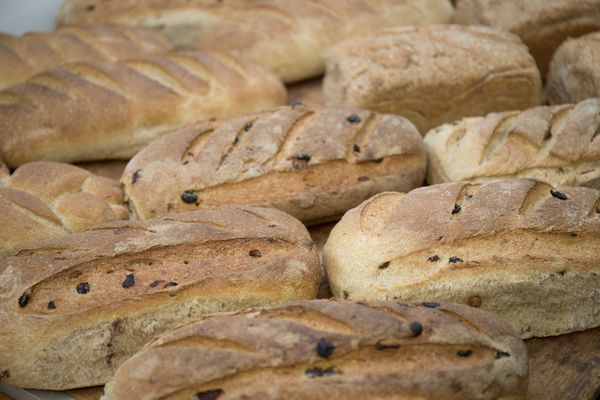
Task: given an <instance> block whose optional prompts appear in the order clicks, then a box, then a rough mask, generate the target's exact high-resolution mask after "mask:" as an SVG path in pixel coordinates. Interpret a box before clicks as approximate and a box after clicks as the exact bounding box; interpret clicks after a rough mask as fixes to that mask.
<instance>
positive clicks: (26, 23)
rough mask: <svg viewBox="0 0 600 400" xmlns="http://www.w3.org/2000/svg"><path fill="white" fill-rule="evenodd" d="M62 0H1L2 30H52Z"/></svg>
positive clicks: (0, 24) (0, 28)
mask: <svg viewBox="0 0 600 400" xmlns="http://www.w3.org/2000/svg"><path fill="white" fill-rule="evenodd" d="M60 3H61V0H0V32H4V33H11V34H13V35H20V34H22V33H25V32H30V31H51V30H53V29H54V25H55V21H56V15H57V14H58V8H59V7H60Z"/></svg>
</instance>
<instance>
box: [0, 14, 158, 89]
mask: <svg viewBox="0 0 600 400" xmlns="http://www.w3.org/2000/svg"><path fill="white" fill-rule="evenodd" d="M168 49H169V45H168V44H167V41H166V40H165V39H164V38H163V37H162V36H161V35H160V34H159V33H158V32H156V31H153V30H150V29H144V28H141V27H139V28H138V27H124V26H111V25H82V26H69V27H63V28H60V29H58V30H56V31H54V32H43V33H42V32H31V33H27V34H25V35H22V36H12V35H7V34H0V89H3V88H5V87H7V86H10V85H14V84H16V83H19V82H21V81H24V80H25V79H27V78H29V77H30V76H32V75H35V74H37V73H40V72H42V71H44V70H46V69H50V68H54V67H57V66H59V65H61V64H65V63H68V62H75V61H116V60H122V59H129V58H135V57H140V56H143V55H145V54H149V53H162V52H165V51H168Z"/></svg>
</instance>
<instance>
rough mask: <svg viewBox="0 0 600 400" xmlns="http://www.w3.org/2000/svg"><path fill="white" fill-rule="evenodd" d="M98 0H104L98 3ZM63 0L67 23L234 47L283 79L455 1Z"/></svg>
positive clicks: (439, 16) (190, 44) (184, 43)
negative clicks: (362, 36) (112, 25)
mask: <svg viewBox="0 0 600 400" xmlns="http://www.w3.org/2000/svg"><path fill="white" fill-rule="evenodd" d="M96 3H97V4H96ZM96 3H95V4H94V5H93V7H92V8H91V9H90V4H89V1H87V0H70V1H66V2H64V4H63V7H62V10H61V13H60V14H61V15H60V17H59V20H60V21H61V22H62V23H65V22H67V23H73V22H76V23H82V22H84V21H104V22H116V23H120V24H127V25H144V26H152V27H155V28H158V29H160V31H161V32H162V33H164V34H165V36H166V37H167V38H168V39H169V40H170V42H171V43H172V44H173V45H174V46H175V47H176V48H178V49H187V50H191V49H202V50H217V51H229V52H233V53H235V54H237V55H239V56H241V57H243V58H244V59H247V60H250V61H254V62H257V63H261V64H263V65H265V66H267V67H269V68H270V69H271V70H272V71H273V72H274V73H275V74H276V75H277V76H278V77H279V78H281V79H282V80H283V81H284V82H297V81H300V80H303V79H308V78H312V77H316V76H319V75H322V74H323V72H324V69H325V68H324V67H325V66H324V63H323V60H322V57H321V56H322V54H323V52H324V51H325V50H326V49H327V48H328V47H330V46H331V45H333V44H334V43H335V42H337V41H339V40H340V39H342V38H344V37H346V36H349V35H351V34H353V33H356V32H361V31H365V30H366V31H370V30H373V29H380V28H382V27H387V26H396V25H424V24H429V23H447V22H450V20H451V19H452V15H453V12H454V9H453V7H452V5H451V3H450V1H448V0H393V1H390V0H368V1H367V0H319V1H305V0H253V1H246V0H228V1H215V0H194V1H165V0H163V1H155V0H152V1H148V0H146V1H140V0H137V1H135V2H133V1H112V2H111V1H105V2H96Z"/></svg>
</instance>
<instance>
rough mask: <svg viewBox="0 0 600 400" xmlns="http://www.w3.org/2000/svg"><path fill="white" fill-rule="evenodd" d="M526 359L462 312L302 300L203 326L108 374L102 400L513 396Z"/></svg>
mask: <svg viewBox="0 0 600 400" xmlns="http://www.w3.org/2000/svg"><path fill="white" fill-rule="evenodd" d="M526 388H527V351H526V348H525V345H524V344H523V342H522V341H521V340H520V339H519V338H518V337H517V336H516V335H515V333H514V331H513V329H512V328H511V327H510V326H509V325H508V324H507V323H506V322H504V321H502V320H500V319H499V318H497V317H495V316H493V315H491V314H490V313H486V312H482V311H480V310H475V309H473V308H470V307H465V306H459V305H450V304H437V303H427V304H426V305H425V306H422V305H407V304H398V303H391V302H389V303H386V302H371V303H353V302H345V301H304V302H296V303H292V304H289V305H287V306H282V307H278V308H270V309H253V310H248V311H246V312H243V313H236V314H229V315H221V316H213V317H209V318H206V319H203V320H200V321H197V322H193V323H190V324H187V325H185V326H182V327H181V328H179V329H176V330H174V331H171V332H168V333H166V334H164V335H163V336H161V337H159V338H157V339H156V340H154V341H153V342H151V343H150V344H149V345H147V346H146V347H145V348H144V349H143V350H142V351H140V352H139V353H138V354H136V355H135V356H133V357H132V358H130V359H129V360H127V361H126V362H125V363H124V364H123V365H122V366H121V368H119V369H118V370H117V372H116V374H115V376H114V377H113V379H112V380H111V381H110V382H109V383H108V385H107V386H106V387H105V395H104V397H103V400H121V399H148V400H150V399H169V400H171V399H173V400H174V399H192V398H194V399H219V400H228V399H250V398H252V399H351V398H352V399H384V398H385V399H448V400H451V399H461V400H466V399H509V398H510V399H524V398H525V394H526Z"/></svg>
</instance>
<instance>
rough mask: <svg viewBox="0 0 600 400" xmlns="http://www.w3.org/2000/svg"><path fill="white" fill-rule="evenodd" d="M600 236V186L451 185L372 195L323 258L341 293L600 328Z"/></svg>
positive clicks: (556, 327)
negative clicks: (445, 304)
mask: <svg viewBox="0 0 600 400" xmlns="http://www.w3.org/2000/svg"><path fill="white" fill-rule="evenodd" d="M599 236H600V191H599V190H595V189H589V188H581V187H559V188H556V187H553V186H550V185H548V184H545V183H542V182H538V181H535V180H531V179H522V180H504V181H496V182H491V183H486V184H483V185H476V184H468V183H464V182H461V183H448V184H441V185H434V186H429V187H425V188H420V189H415V190H413V191H411V192H409V193H407V194H404V193H391V192H390V193H383V194H380V195H377V196H375V197H373V198H371V199H369V200H367V201H366V202H364V203H363V204H361V205H360V206H359V207H357V208H354V209H352V210H351V211H349V212H347V213H346V214H345V215H344V217H343V218H342V220H341V221H340V222H339V223H338V224H337V225H336V226H335V228H333V230H332V231H331V234H330V236H329V239H328V240H327V243H326V244H325V248H324V250H323V258H324V263H325V268H326V271H327V275H328V277H329V285H330V287H331V291H332V293H333V294H334V295H335V297H336V298H348V299H351V300H365V299H367V300H373V299H380V300H389V301H409V302H410V301H415V302H416V301H447V302H453V303H461V304H468V305H471V306H473V307H481V308H482V309H484V310H488V311H491V312H493V313H495V314H497V315H499V316H501V317H502V318H504V319H506V320H507V321H508V322H510V323H511V324H512V326H513V327H514V328H515V330H516V331H517V332H518V333H519V334H520V335H521V337H523V338H529V337H532V336H554V335H560V334H565V333H569V332H573V331H579V330H585V329H591V328H594V327H597V326H600V303H599V302H600V260H599V259H598V254H600V238H599Z"/></svg>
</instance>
